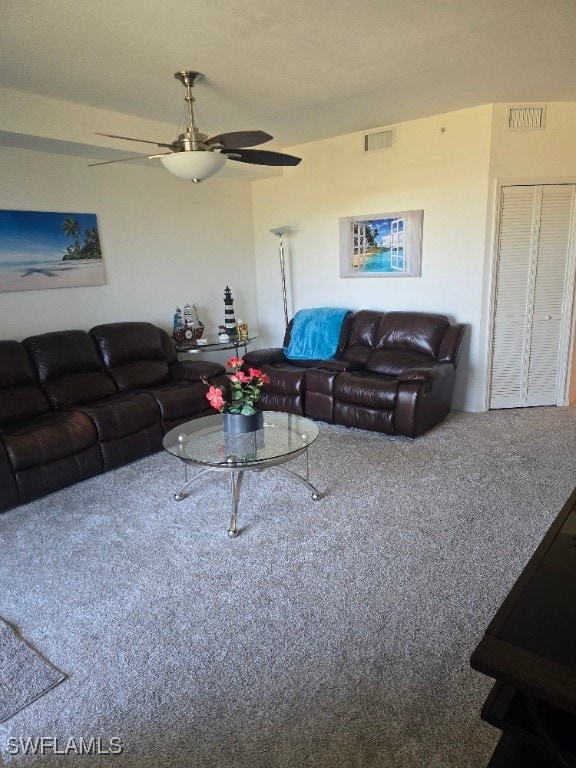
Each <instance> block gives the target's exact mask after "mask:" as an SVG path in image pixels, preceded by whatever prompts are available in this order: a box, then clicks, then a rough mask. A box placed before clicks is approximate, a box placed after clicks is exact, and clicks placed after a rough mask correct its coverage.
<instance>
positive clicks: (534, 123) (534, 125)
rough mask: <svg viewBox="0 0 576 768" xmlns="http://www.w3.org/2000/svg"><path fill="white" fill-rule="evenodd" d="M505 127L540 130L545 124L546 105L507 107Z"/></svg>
mask: <svg viewBox="0 0 576 768" xmlns="http://www.w3.org/2000/svg"><path fill="white" fill-rule="evenodd" d="M506 118H507V119H506V127H507V128H508V129H509V130H511V131H542V130H544V126H545V124H546V105H545V104H531V105H530V106H520V105H518V106H515V107H508V110H507V113H506Z"/></svg>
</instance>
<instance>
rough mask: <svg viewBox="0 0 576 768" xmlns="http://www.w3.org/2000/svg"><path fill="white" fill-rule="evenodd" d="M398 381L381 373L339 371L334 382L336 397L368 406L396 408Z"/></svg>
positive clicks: (341, 400) (346, 401) (336, 398)
mask: <svg viewBox="0 0 576 768" xmlns="http://www.w3.org/2000/svg"><path fill="white" fill-rule="evenodd" d="M397 391H398V381H397V380H396V379H392V378H386V377H384V376H382V375H379V374H373V375H370V374H365V373H359V372H356V371H353V372H350V373H348V372H345V373H339V374H338V376H337V377H336V380H335V382H334V399H335V400H337V401H340V402H345V403H349V404H351V405H362V406H365V407H367V408H394V403H395V400H396V393H397Z"/></svg>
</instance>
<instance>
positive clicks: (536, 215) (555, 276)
mask: <svg viewBox="0 0 576 768" xmlns="http://www.w3.org/2000/svg"><path fill="white" fill-rule="evenodd" d="M575 190H576V187H575V185H570V184H547V185H543V186H525V187H524V186H522V187H520V186H519V187H504V188H503V190H502V209H501V215H500V241H499V254H498V264H497V278H496V302H495V315H494V333H493V349H492V376H491V387H490V408H518V407H523V406H531V405H534V406H535V405H556V404H557V402H558V375H559V370H560V367H561V353H562V350H563V346H565V344H566V343H567V338H566V337H565V335H563V328H564V327H565V326H566V325H567V322H568V319H567V314H568V312H569V308H570V306H571V301H570V299H571V297H569V296H567V293H566V288H567V285H568V282H567V269H568V265H569V256H570V236H571V226H572V220H573V217H574V196H575Z"/></svg>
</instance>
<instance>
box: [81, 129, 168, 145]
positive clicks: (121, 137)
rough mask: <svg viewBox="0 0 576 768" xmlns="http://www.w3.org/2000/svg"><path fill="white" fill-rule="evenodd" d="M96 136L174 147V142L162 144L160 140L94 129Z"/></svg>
mask: <svg viewBox="0 0 576 768" xmlns="http://www.w3.org/2000/svg"><path fill="white" fill-rule="evenodd" d="M94 133H95V134H96V136H107V137H108V138H109V139H124V140H125V141H140V142H142V143H143V144H155V145H156V146H157V147H167V148H168V149H173V145H172V144H162V142H160V141H148V139H133V138H132V137H131V136H117V135H116V134H115V133H100V131H94Z"/></svg>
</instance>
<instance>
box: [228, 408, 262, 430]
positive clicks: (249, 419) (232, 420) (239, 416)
mask: <svg viewBox="0 0 576 768" xmlns="http://www.w3.org/2000/svg"><path fill="white" fill-rule="evenodd" d="M222 416H223V418H224V432H230V433H232V434H242V433H245V432H256V430H258V429H262V424H263V417H262V411H257V412H256V413H253V414H252V415H251V416H245V415H244V414H243V413H223V414H222Z"/></svg>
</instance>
